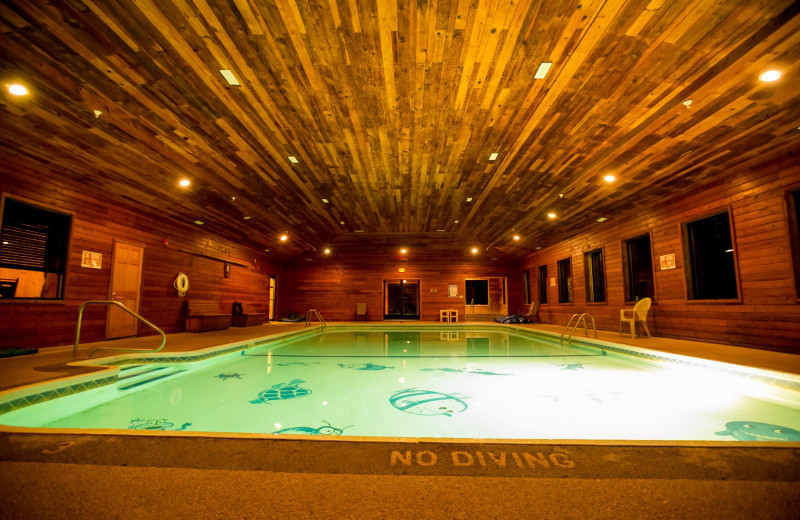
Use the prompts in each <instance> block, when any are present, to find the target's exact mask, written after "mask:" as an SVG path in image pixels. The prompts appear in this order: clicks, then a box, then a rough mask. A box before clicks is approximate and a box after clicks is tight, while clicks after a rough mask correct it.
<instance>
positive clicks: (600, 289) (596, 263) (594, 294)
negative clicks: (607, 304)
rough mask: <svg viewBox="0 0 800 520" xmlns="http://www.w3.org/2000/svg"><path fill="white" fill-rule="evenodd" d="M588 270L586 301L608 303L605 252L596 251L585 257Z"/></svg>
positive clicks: (585, 265)
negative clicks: (604, 268)
mask: <svg viewBox="0 0 800 520" xmlns="http://www.w3.org/2000/svg"><path fill="white" fill-rule="evenodd" d="M583 259H584V267H585V270H586V301H587V302H604V301H606V283H605V277H604V276H603V250H602V249H596V250H594V251H590V252H588V253H586V254H585V255H584V258H583Z"/></svg>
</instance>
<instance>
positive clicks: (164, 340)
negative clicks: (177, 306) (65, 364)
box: [72, 300, 167, 359]
mask: <svg viewBox="0 0 800 520" xmlns="http://www.w3.org/2000/svg"><path fill="white" fill-rule="evenodd" d="M95 303H98V304H102V305H116V306H117V307H119V308H120V309H122V310H123V311H125V312H127V313H128V314H130V315H131V316H133V317H134V318H136V319H137V320H139V321H141V322H144V324H145V325H147V326H149V327H150V328H152V329H154V330H155V331H156V332H158V334H159V335H160V336H161V345H159V346H157V347H156V348H154V349H143V348H110V347H106V348H96V349H94V350H92V351H91V352H90V353H89V357H92V356H93V355H94V353H95V352H97V351H98V350H117V351H120V352H158V351H159V350H161V349H162V348H164V345H165V344H166V343H167V335H166V334H164V331H163V330H161V329H160V328H158V327H157V326H156V325H154V324H153V323H152V322H150V321H149V320H147V319H145V318H143V317H142V316H139V315H138V314H136V313H135V312H133V311H132V310H130V309H129V308H127V307H125V306H124V305H123V304H121V303H120V302H118V301H115V300H89V301H88V302H85V303H84V304H83V305H81V307H80V309H79V310H78V327H77V329H76V330H75V345H73V347H72V359H76V358H77V357H78V343H79V342H80V339H81V322H83V310H84V309H85V308H86V306H87V305H90V304H95Z"/></svg>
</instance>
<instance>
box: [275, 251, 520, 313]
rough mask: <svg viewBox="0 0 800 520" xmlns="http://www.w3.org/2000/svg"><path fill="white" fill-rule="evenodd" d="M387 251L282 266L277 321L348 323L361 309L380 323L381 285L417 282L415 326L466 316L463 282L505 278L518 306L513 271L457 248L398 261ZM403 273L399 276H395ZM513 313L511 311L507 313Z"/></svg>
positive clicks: (513, 266)
mask: <svg viewBox="0 0 800 520" xmlns="http://www.w3.org/2000/svg"><path fill="white" fill-rule="evenodd" d="M396 251H397V250H396V248H393V247H391V246H364V247H358V246H349V247H345V248H343V249H334V250H333V252H332V254H331V256H330V257H322V256H314V257H313V258H312V259H311V261H307V260H305V257H301V258H297V259H295V260H294V261H291V262H286V263H285V264H284V266H283V267H284V274H285V280H284V281H282V282H280V281H279V301H278V309H279V314H280V316H285V315H287V314H289V313H292V312H293V313H298V314H305V313H306V311H307V310H308V309H310V308H316V309H319V310H320V312H322V315H323V316H324V317H325V319H326V320H352V319H353V318H354V315H355V309H356V304H358V303H360V302H365V303H367V317H368V320H369V321H381V320H383V316H384V314H383V301H384V300H383V281H384V280H399V279H419V280H420V320H422V321H438V320H439V310H440V309H457V310H458V312H459V319H461V320H463V317H464V316H465V311H466V304H465V300H464V298H465V297H464V281H465V280H466V279H467V278H487V277H508V282H507V283H508V292H509V298H510V301H515V302H517V301H521V300H522V276H521V275H520V274H519V266H518V265H516V264H513V263H512V264H509V263H506V262H501V261H497V260H491V258H487V255H486V254H485V253H481V255H480V256H477V257H475V256H472V255H470V254H469V253H465V251H467V249H466V246H465V247H462V248H453V249H446V248H431V249H427V250H425V249H412V250H411V252H410V253H409V254H408V255H406V256H403V255H399V254H398V253H397V252H396ZM400 268H404V269H405V272H404V273H400V272H398V270H399V269H400ZM448 285H457V286H458V297H456V298H451V297H448V292H447V291H448ZM516 310H518V309H517V308H516V306H515V307H513V308H512V311H516Z"/></svg>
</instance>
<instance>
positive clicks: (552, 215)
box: [547, 212, 556, 218]
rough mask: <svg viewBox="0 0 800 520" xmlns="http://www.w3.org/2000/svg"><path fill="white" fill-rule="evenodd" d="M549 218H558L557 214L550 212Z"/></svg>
mask: <svg viewBox="0 0 800 520" xmlns="http://www.w3.org/2000/svg"><path fill="white" fill-rule="evenodd" d="M547 218H556V214H555V213H553V212H550V213H548V214H547Z"/></svg>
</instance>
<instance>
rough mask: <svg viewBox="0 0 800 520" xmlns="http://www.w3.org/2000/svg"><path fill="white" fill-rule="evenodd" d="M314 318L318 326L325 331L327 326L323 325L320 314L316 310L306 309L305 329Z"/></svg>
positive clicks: (323, 321)
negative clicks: (317, 321) (318, 323)
mask: <svg viewBox="0 0 800 520" xmlns="http://www.w3.org/2000/svg"><path fill="white" fill-rule="evenodd" d="M314 317H316V318H317V320H319V322H320V324H322V328H323V329H325V328H327V327H328V324H327V323H325V318H323V317H322V313H321V312H319V311H318V310H317V309H308V312H307V313H306V327H308V326H310V325H311V318H314Z"/></svg>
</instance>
